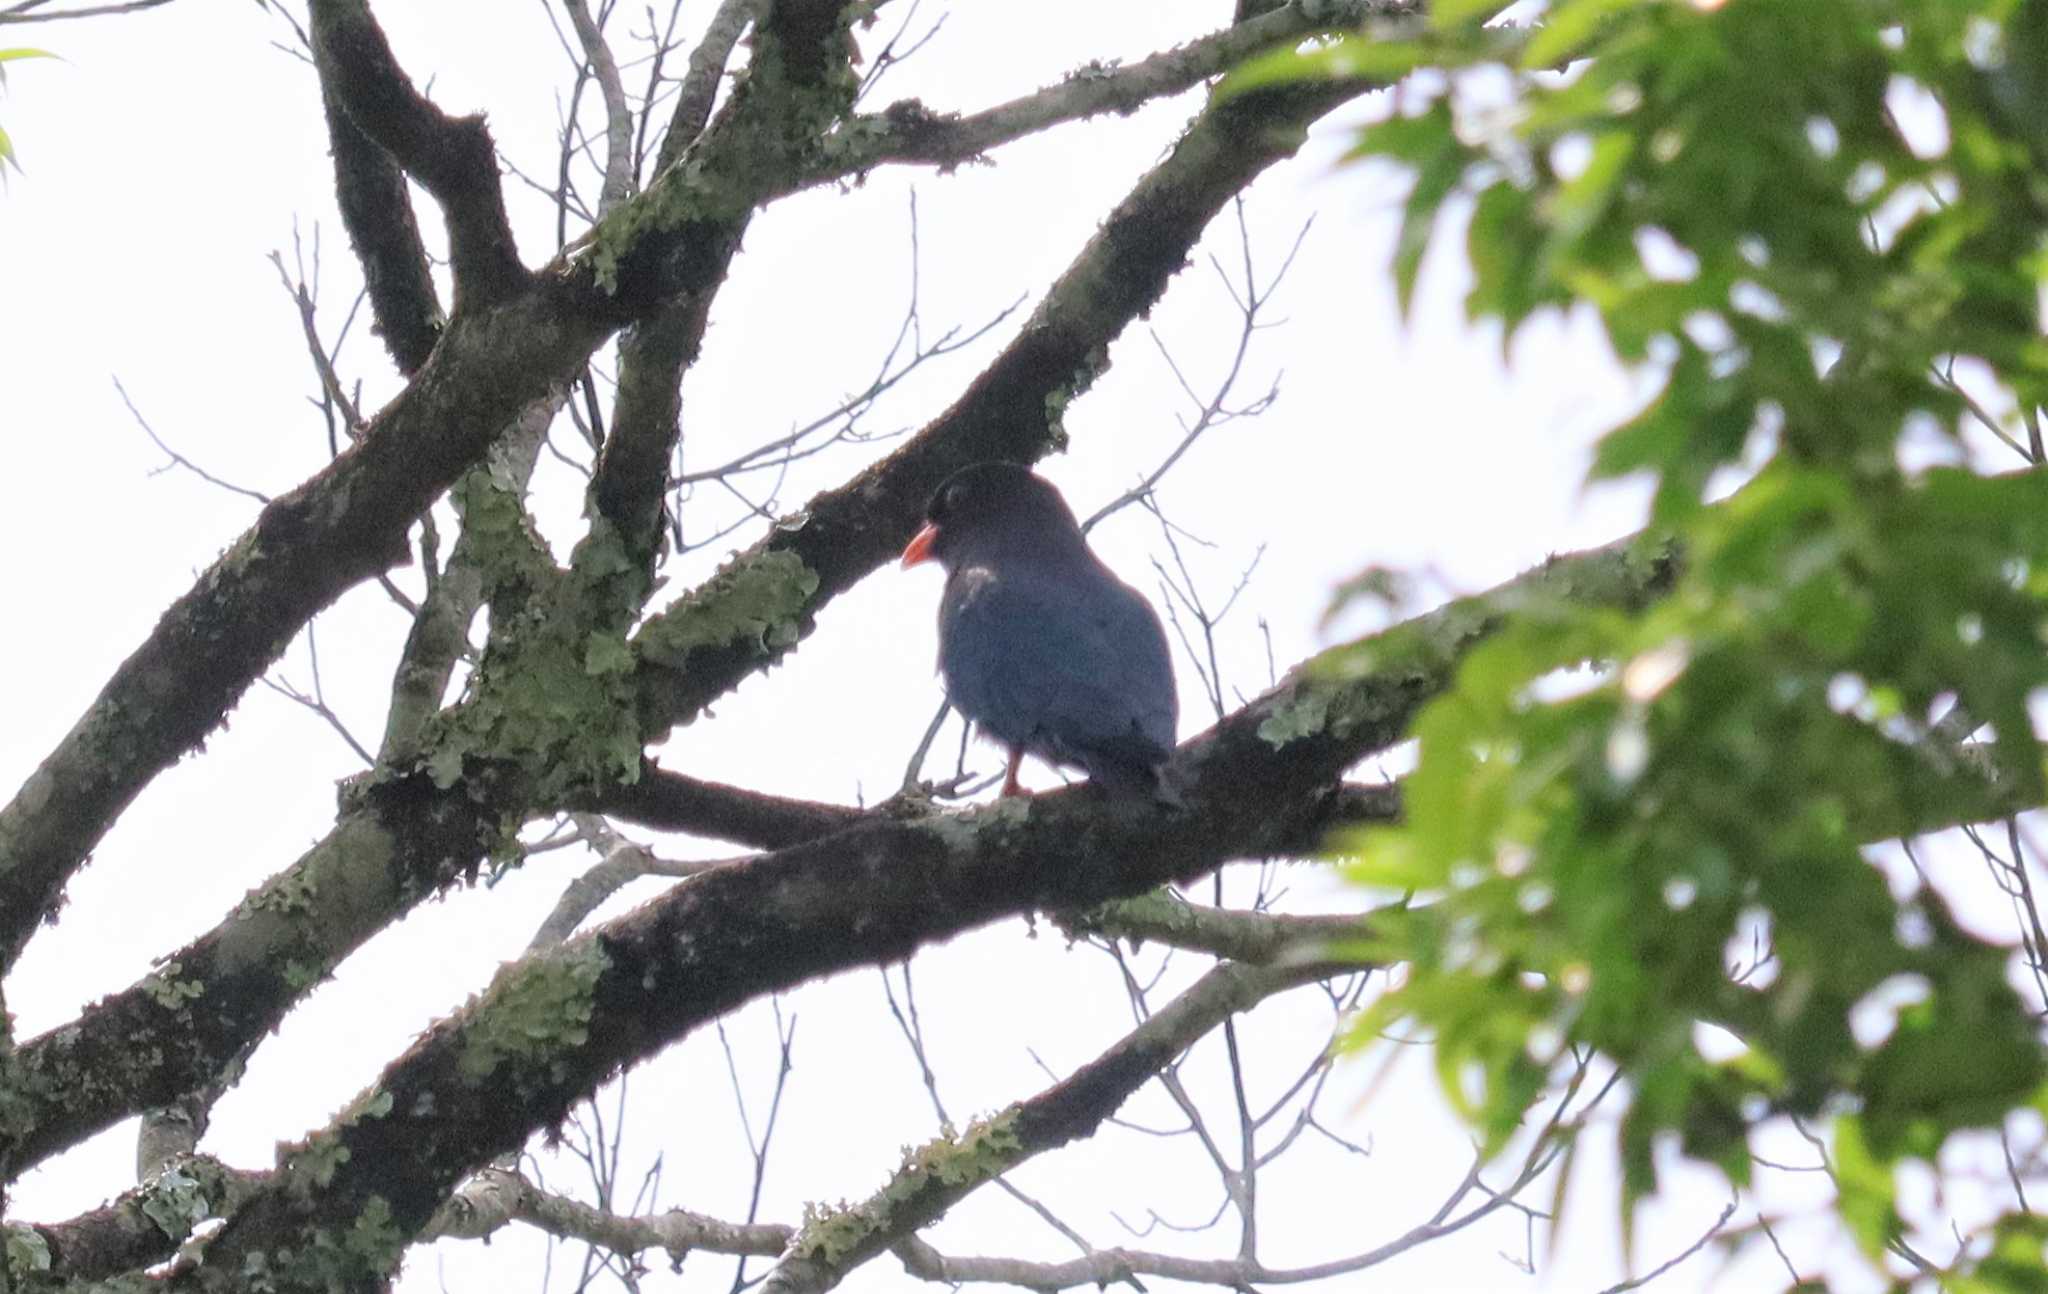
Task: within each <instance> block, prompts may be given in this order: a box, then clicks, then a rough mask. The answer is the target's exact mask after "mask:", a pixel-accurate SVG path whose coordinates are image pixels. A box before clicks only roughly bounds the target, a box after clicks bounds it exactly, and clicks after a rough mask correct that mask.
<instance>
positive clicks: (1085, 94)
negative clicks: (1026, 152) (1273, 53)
mask: <svg viewBox="0 0 2048 1294" xmlns="http://www.w3.org/2000/svg"><path fill="white" fill-rule="evenodd" d="M1421 8H1422V5H1421V4H1420V3H1419V0H1291V2H1290V3H1287V4H1282V5H1280V6H1278V7H1277V8H1275V9H1273V10H1272V11H1271V12H1269V13H1266V14H1263V15H1261V16H1259V17H1256V18H1251V19H1247V20H1246V21H1244V22H1240V23H1236V24H1233V25H1232V26H1229V27H1226V28H1224V29H1223V30H1221V31H1217V32H1214V33H1211V34H1210V35H1207V36H1204V37H1201V38H1200V39H1198V40H1192V41H1189V42H1188V43H1187V44H1185V45H1182V46H1179V47H1178V48H1175V49H1170V50H1166V51H1163V52H1161V53H1158V54H1154V55H1152V56H1150V57H1149V58H1142V59H1139V60H1137V61H1136V62H1134V63H1126V64H1123V65H1121V66H1111V67H1105V66H1103V65H1101V64H1099V63H1091V64H1089V65H1088V66H1087V67H1084V68H1082V69H1080V70H1079V71H1076V72H1073V73H1071V74H1069V75H1068V76H1067V78H1066V79H1065V80H1063V81H1061V82H1060V83H1059V84H1058V85H1053V86H1048V87H1046V88H1045V89H1042V90H1037V91H1034V92H1033V93H1031V94H1027V95H1024V96H1022V97H1021V98H1017V99H1012V100H1011V101H1010V102H1008V103H1004V104H998V105H997V106H995V107H993V108H988V109H984V110H983V111H981V112H976V113H970V114H967V115H964V116H963V115H959V114H954V113H944V114H939V113H933V112H932V111H931V110H929V109H928V108H926V107H925V105H924V104H922V103H920V102H919V101H917V100H915V99H909V100H904V101H901V102H898V103H893V104H890V105H889V106H888V107H887V108H885V109H883V110H882V111H881V112H879V113H872V114H863V115H861V116H858V117H855V118H853V119H852V120H850V121H848V122H847V123H846V124H845V125H844V126H842V127H841V128H840V129H839V131H838V132H836V133H835V135H834V136H833V138H832V140H831V141H830V142H831V144H832V147H831V148H830V149H828V151H827V152H826V153H825V154H824V156H823V157H822V158H821V159H820V160H821V165H822V167H823V168H825V170H824V171H823V172H822V173H821V174H820V175H819V176H818V177H817V178H826V176H827V175H830V176H835V177H836V176H840V175H850V174H858V173H861V172H864V171H867V170H869V169H871V168H873V167H875V166H878V165H882V164H884V163H889V162H915V163H928V164H936V165H939V166H942V167H954V166H958V165H960V164H961V163H963V162H968V161H972V160H973V159H975V158H977V157H979V156H981V155H982V154H983V153H985V152H987V151H988V150H989V149H991V148H995V147H997V146H998V145H1001V144H1007V143H1010V142H1011V141H1013V140H1017V139H1022V138H1023V137H1025V136H1027V135H1032V134H1036V133H1037V132H1039V131H1042V130H1044V129H1046V128H1047V127H1049V126H1055V125H1059V124H1061V123H1063V122H1069V121H1079V120H1083V119H1085V118H1088V117H1093V116H1097V115H1099V114H1101V113H1105V112H1116V113H1129V112H1133V111H1135V110H1136V109H1138V108H1141V107H1143V106H1144V105H1145V104H1147V103H1150V102H1152V101H1153V100H1154V99H1159V98H1165V97H1167V96H1170V95H1175V94H1179V93H1181V92H1182V91H1184V90H1189V89H1192V88H1193V87H1195V86H1197V85H1200V84H1201V83H1202V82H1203V81H1205V80H1208V79H1209V78H1210V77H1213V76H1218V75H1220V74H1222V73H1224V72H1226V71H1229V70H1230V69H1231V68H1233V67H1235V66H1237V65H1238V64H1239V63H1242V62H1244V61H1245V60H1246V59H1247V58H1249V57H1250V56H1252V55H1253V54H1257V53H1260V52H1262V51H1264V50H1267V49H1271V48H1274V47H1276V46H1278V45H1281V44H1284V43H1289V42H1293V41H1299V40H1301V39H1302V38H1304V37H1307V36H1311V35H1315V34H1316V33H1319V32H1327V31H1335V30H1338V29H1341V28H1347V27H1357V26H1359V25H1360V24H1361V23H1364V22H1367V21H1368V20H1370V19H1373V18H1385V17H1391V16H1395V15H1403V14H1413V13H1417V12H1419V11H1420V10H1421Z"/></svg>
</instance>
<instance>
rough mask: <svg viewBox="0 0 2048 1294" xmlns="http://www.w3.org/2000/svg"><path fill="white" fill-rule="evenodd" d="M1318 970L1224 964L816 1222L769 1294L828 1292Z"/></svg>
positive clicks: (1090, 1127) (1084, 1131) (775, 1274)
mask: <svg viewBox="0 0 2048 1294" xmlns="http://www.w3.org/2000/svg"><path fill="white" fill-rule="evenodd" d="M1316 977H1317V973H1316V972H1315V971H1313V970H1309V969H1304V968H1302V967H1288V968H1284V969H1281V968H1274V967H1250V966H1233V965H1228V964H1226V965H1222V966H1218V967H1216V968H1215V969H1214V970H1211V971H1210V972H1209V973H1208V974H1206V975H1204V976H1202V978H1201V979H1199V980H1197V981H1195V983H1194V984H1193V985H1192V986H1190V987H1189V988H1188V990H1187V991H1186V992H1184V993H1182V994H1181V995H1180V996H1179V997H1177V998H1175V999H1174V1000H1173V1001H1172V1002H1171V1003H1169V1004H1168V1005H1167V1006H1165V1007H1164V1008H1162V1009H1161V1010H1159V1011H1157V1012H1155V1013H1154V1014H1153V1015H1152V1017H1151V1018H1150V1019H1148V1020H1146V1021H1145V1022H1144V1023H1143V1024H1141V1025H1139V1026H1138V1027H1137V1028H1136V1029H1134V1030H1132V1031H1131V1032H1130V1033H1129V1034H1126V1035H1125V1036H1124V1037H1123V1038H1122V1039H1120V1040H1119V1041H1118V1042H1117V1043H1116V1045H1115V1046H1113V1047H1111V1048H1110V1049H1109V1050H1108V1051H1106V1052H1104V1053H1103V1054H1102V1055H1100V1056H1098V1057H1096V1058H1095V1059H1094V1060H1092V1061H1090V1062H1088V1063H1087V1064H1086V1065H1083V1066H1082V1067H1081V1068H1080V1069H1078V1070H1076V1071H1075V1072H1074V1073H1073V1075H1072V1076H1071V1077H1069V1078H1067V1079H1066V1080H1065V1081H1063V1082H1060V1083H1056V1084H1054V1085H1053V1086H1052V1087H1049V1088H1047V1089H1046V1090H1044V1091H1043V1092H1040V1093H1039V1094H1038V1095H1036V1096H1034V1097H1032V1098H1031V1099H1030V1100H1028V1101H1022V1102H1019V1103H1018V1104H1015V1105H1012V1106H1010V1107H1009V1108H1008V1109H1006V1110H1004V1111H1002V1112H1001V1113H1000V1114H997V1115H994V1116H993V1117H991V1118H989V1119H986V1120H977V1121H975V1122H974V1123H973V1124H971V1125H969V1127H968V1128H967V1129H966V1130H965V1131H964V1132H962V1133H960V1134H959V1135H958V1136H956V1137H950V1138H949V1137H941V1138H939V1139H938V1140H936V1141H932V1142H929V1143H927V1144H926V1145H924V1146H922V1147H919V1148H918V1149H916V1150H912V1151H910V1152H908V1153H907V1154H906V1155H905V1156H904V1162H903V1166H902V1167H901V1168H899V1169H897V1170H896V1173H895V1174H894V1175H893V1176H892V1177H891V1178H890V1179H889V1181H888V1182H887V1183H886V1184H884V1185H883V1186H882V1188H881V1189H880V1190H878V1191H876V1192H875V1193H874V1194H872V1195H870V1196H869V1197H868V1198H867V1199H865V1200H862V1201H860V1202H858V1203H855V1204H851V1205H846V1206H843V1207H841V1208H838V1209H833V1210H830V1211H827V1212H825V1213H822V1214H820V1215H818V1216H817V1217H815V1218H813V1219H812V1220H811V1221H809V1222H807V1223H806V1224H805V1225H804V1227H803V1229H802V1230H801V1231H799V1232H797V1234H796V1235H795V1236H794V1237H792V1238H791V1240H790V1245H789V1252H788V1253H787V1254H786V1255H785V1256H784V1258H783V1260H782V1262H781V1263H780V1264H779V1265H777V1267H776V1268H775V1270H774V1271H772V1272H770V1273H769V1274H768V1279H767V1280H766V1281H765V1282H763V1283H762V1286H761V1289H762V1294H823V1291H825V1290H829V1289H831V1288H833V1287H834V1286H836V1285H838V1284H839V1282H840V1281H841V1280H843V1279H845V1277H846V1275H847V1273H848V1272H851V1271H852V1270H853V1269H854V1268H856V1267H858V1266H860V1265H861V1264H862V1263H864V1262H866V1261H868V1260H869V1259H870V1258H873V1257H875V1256H876V1255H877V1254H880V1253H882V1252H883V1251H885V1250H887V1249H890V1248H893V1247H895V1246H897V1245H899V1244H902V1243H903V1242H905V1241H907V1240H909V1239H910V1238H912V1237H913V1236H915V1235H916V1233H917V1232H918V1230H919V1229H921V1228H923V1227H926V1226H929V1225H931V1224H932V1223H933V1222H936V1221H937V1220H938V1219H939V1218H940V1217H941V1216H942V1215H943V1214H944V1213H945V1212H946V1210H947V1209H949V1208H951V1207H952V1206H953V1205H955V1204H957V1203H959V1202H960V1201H961V1200H963V1199H965V1198H966V1197H967V1196H968V1195H969V1194H970V1193H972V1192H973V1191H974V1190H976V1189H977V1188H979V1187H981V1186H983V1185H986V1184H987V1183H989V1182H991V1181H994V1180H995V1179H996V1178H997V1177H1000V1176H1001V1175H1002V1174H1004V1173H1006V1172H1008V1171H1010V1170H1011V1169H1012V1168H1015V1167H1016V1166H1017V1165H1018V1164H1021V1163H1023V1162H1024V1161H1025V1160H1027V1159H1030V1158H1031V1157H1033V1156H1035V1155H1041V1154H1044V1153H1045V1152H1046V1151H1048V1150H1056V1149H1058V1148H1059V1147H1061V1146H1064V1145H1066V1144H1067V1143H1068V1142H1070V1141H1075V1140H1078V1139H1080V1138H1082V1137H1086V1136H1089V1135H1091V1134H1092V1133H1093V1132H1094V1131H1095V1130H1096V1128H1098V1127H1100V1126H1101V1124H1102V1122H1103V1120H1105V1119H1107V1118H1108V1117H1109V1116H1110V1115H1112V1114H1114V1113H1115V1112H1116V1110H1117V1107H1119V1106H1121V1105H1122V1104H1123V1103H1124V1100H1125V1098H1127V1097H1129V1096H1130V1094H1131V1093H1133V1092H1135V1091H1137V1090H1138V1089H1139V1088H1140V1087H1142V1086H1144V1085H1145V1083H1146V1082H1147V1081H1149V1080H1150V1079H1151V1078H1152V1077H1153V1076H1154V1075H1156V1074H1158V1073H1159V1071H1160V1070H1162V1069H1164V1068H1165V1067H1166V1066H1167V1064H1169V1063H1170V1062H1171V1061H1172V1060H1173V1058H1174V1057H1175V1056H1178V1055H1179V1054H1180V1053H1181V1052H1183V1051H1185V1050H1187V1049H1188V1048H1189V1047H1190V1046H1192V1045H1193V1044H1194V1042H1195V1041H1196V1040H1197V1039H1199V1038H1200V1037H1201V1036H1202V1035H1203V1034H1206V1033H1208V1032H1209V1031H1210V1030H1211V1029H1214V1028H1215V1027H1216V1026H1217V1025H1219V1024H1221V1023H1222V1022H1223V1021H1225V1020H1227V1019H1229V1018H1230V1017H1231V1016H1232V1015H1234V1014H1236V1013H1238V1012H1240V1011H1247V1010H1250V1009H1251V1008H1252V1007H1254V1006H1256V1005H1258V1004H1259V1003H1260V1002H1263V1001H1264V1000H1265V999H1267V998H1269V997H1271V996H1273V995H1274V994H1276V993H1279V992H1282V991H1284V990H1286V989H1290V988H1295V987H1298V986H1300V985H1302V984H1305V983H1308V982H1309V981H1311V980H1313V979H1315V978H1316ZM909 1265H910V1264H909V1262H908V1261H907V1260H906V1263H905V1266H906V1267H907V1266H909Z"/></svg>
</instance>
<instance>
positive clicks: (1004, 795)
mask: <svg viewBox="0 0 2048 1294" xmlns="http://www.w3.org/2000/svg"><path fill="white" fill-rule="evenodd" d="M1023 766H1024V748H1023V747H1022V746H1019V747H1018V748H1017V749H1015V750H1013V751H1011V752H1010V767H1009V771H1008V772H1006V773H1004V774H1003V789H1002V790H1001V791H1000V792H998V794H997V798H998V799H1004V800H1007V799H1009V798H1011V797H1012V796H1017V795H1025V794H1028V792H1026V791H1025V789H1024V787H1023V786H1022V785H1021V784H1020V783H1019V782H1018V781H1017V770H1018V769H1020V768H1022V767H1023Z"/></svg>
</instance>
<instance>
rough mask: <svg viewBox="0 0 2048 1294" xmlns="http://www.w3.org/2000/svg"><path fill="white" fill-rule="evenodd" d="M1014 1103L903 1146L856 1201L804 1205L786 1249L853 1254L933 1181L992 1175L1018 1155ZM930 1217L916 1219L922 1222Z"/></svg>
mask: <svg viewBox="0 0 2048 1294" xmlns="http://www.w3.org/2000/svg"><path fill="white" fill-rule="evenodd" d="M1017 1112H1018V1107H1016V1106H1014V1105H1013V1106H1011V1107H1010V1108H1009V1109H1007V1110H1004V1111H1003V1112H1002V1113H1000V1114H996V1115H992V1116H990V1117H989V1118H987V1119H976V1120H975V1121H974V1122H972V1123H970V1124H968V1125H967V1128H966V1130H965V1131H964V1132H960V1133H957V1134H956V1133H954V1132H953V1130H952V1129H951V1128H946V1129H943V1130H942V1131H941V1133H940V1135H939V1136H937V1137H935V1138H933V1139H932V1140H930V1141H928V1142H926V1143H925V1144H924V1145H922V1146H916V1147H909V1146H906V1147H905V1148H904V1151H903V1163H902V1165H901V1166H900V1167H898V1168H897V1170H896V1172H895V1173H894V1174H893V1175H891V1176H890V1178H889V1181H888V1183H887V1184H886V1185H884V1186H883V1187H882V1189H881V1190H879V1191H877V1192H876V1193H875V1194H873V1195H871V1196H869V1197H868V1198H867V1199H865V1200H862V1201H860V1202H859V1203H857V1204H847V1203H841V1204H840V1206H839V1207H838V1208H834V1209H824V1208H819V1207H817V1206H815V1205H806V1206H804V1222H803V1226H802V1227H800V1228H799V1229H798V1230H797V1233H796V1235H795V1237H794V1238H792V1239H791V1240H790V1246H789V1247H790V1252H791V1253H793V1254H795V1255H797V1256H799V1257H802V1258H805V1259H809V1260H811V1261H814V1262H822V1263H825V1264H827V1265H829V1266H832V1267H835V1268H837V1267H840V1266H843V1265H844V1264H845V1263H846V1262H848V1261H849V1260H850V1259H853V1258H855V1257H858V1256H859V1255H860V1254H861V1253H862V1252H863V1250H864V1248H865V1246H866V1245H867V1243H868V1241H869V1240H870V1239H871V1238H872V1237H875V1236H878V1235H882V1234H885V1233H888V1232H890V1231H891V1230H893V1229H894V1228H895V1226H896V1225H897V1213H898V1212H899V1211H900V1210H901V1208H902V1207H903V1206H904V1205H907V1204H910V1203H913V1202H915V1201H917V1200H919V1199H920V1197H922V1196H923V1195H924V1193H925V1192H926V1191H927V1190H929V1189H930V1188H931V1187H932V1186H933V1185H934V1184H937V1185H942V1186H949V1187H961V1186H974V1185H976V1184H978V1183H981V1182H987V1181H992V1180H994V1179H995V1178H996V1177H998V1176H1000V1175H1001V1174H1003V1173H1004V1172H1006V1171H1008V1170H1009V1169H1010V1168H1012V1167H1014V1166H1015V1165H1016V1163H1017V1161H1018V1159H1019V1158H1021V1157H1022V1154H1023V1150H1024V1145H1023V1142H1021V1141H1020V1140H1018V1137H1017ZM932 1220H933V1219H932V1218H925V1217H920V1218H918V1219H916V1222H917V1224H918V1225H924V1224H926V1223H928V1222H930V1221H932Z"/></svg>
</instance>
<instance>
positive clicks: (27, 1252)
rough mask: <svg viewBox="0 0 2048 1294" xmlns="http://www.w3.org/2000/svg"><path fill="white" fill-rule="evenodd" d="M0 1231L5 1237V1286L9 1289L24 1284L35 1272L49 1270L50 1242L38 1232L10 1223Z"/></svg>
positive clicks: (32, 1228)
mask: <svg viewBox="0 0 2048 1294" xmlns="http://www.w3.org/2000/svg"><path fill="white" fill-rule="evenodd" d="M0 1230H4V1231H5V1233H6V1237H7V1284H8V1286H9V1287H10V1288H12V1287H14V1286H17V1285H20V1284H26V1283H27V1281H28V1280H29V1279H30V1278H31V1277H32V1276H34V1275H35V1274H36V1273H37V1272H46V1271H48V1270H50V1242H49V1241H47V1240H45V1239H43V1235H42V1233H41V1232H40V1231H37V1230H36V1229H35V1228H34V1227H30V1226H17V1225H14V1224H12V1223H9V1224H8V1225H7V1226H6V1227H5V1228H0Z"/></svg>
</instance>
